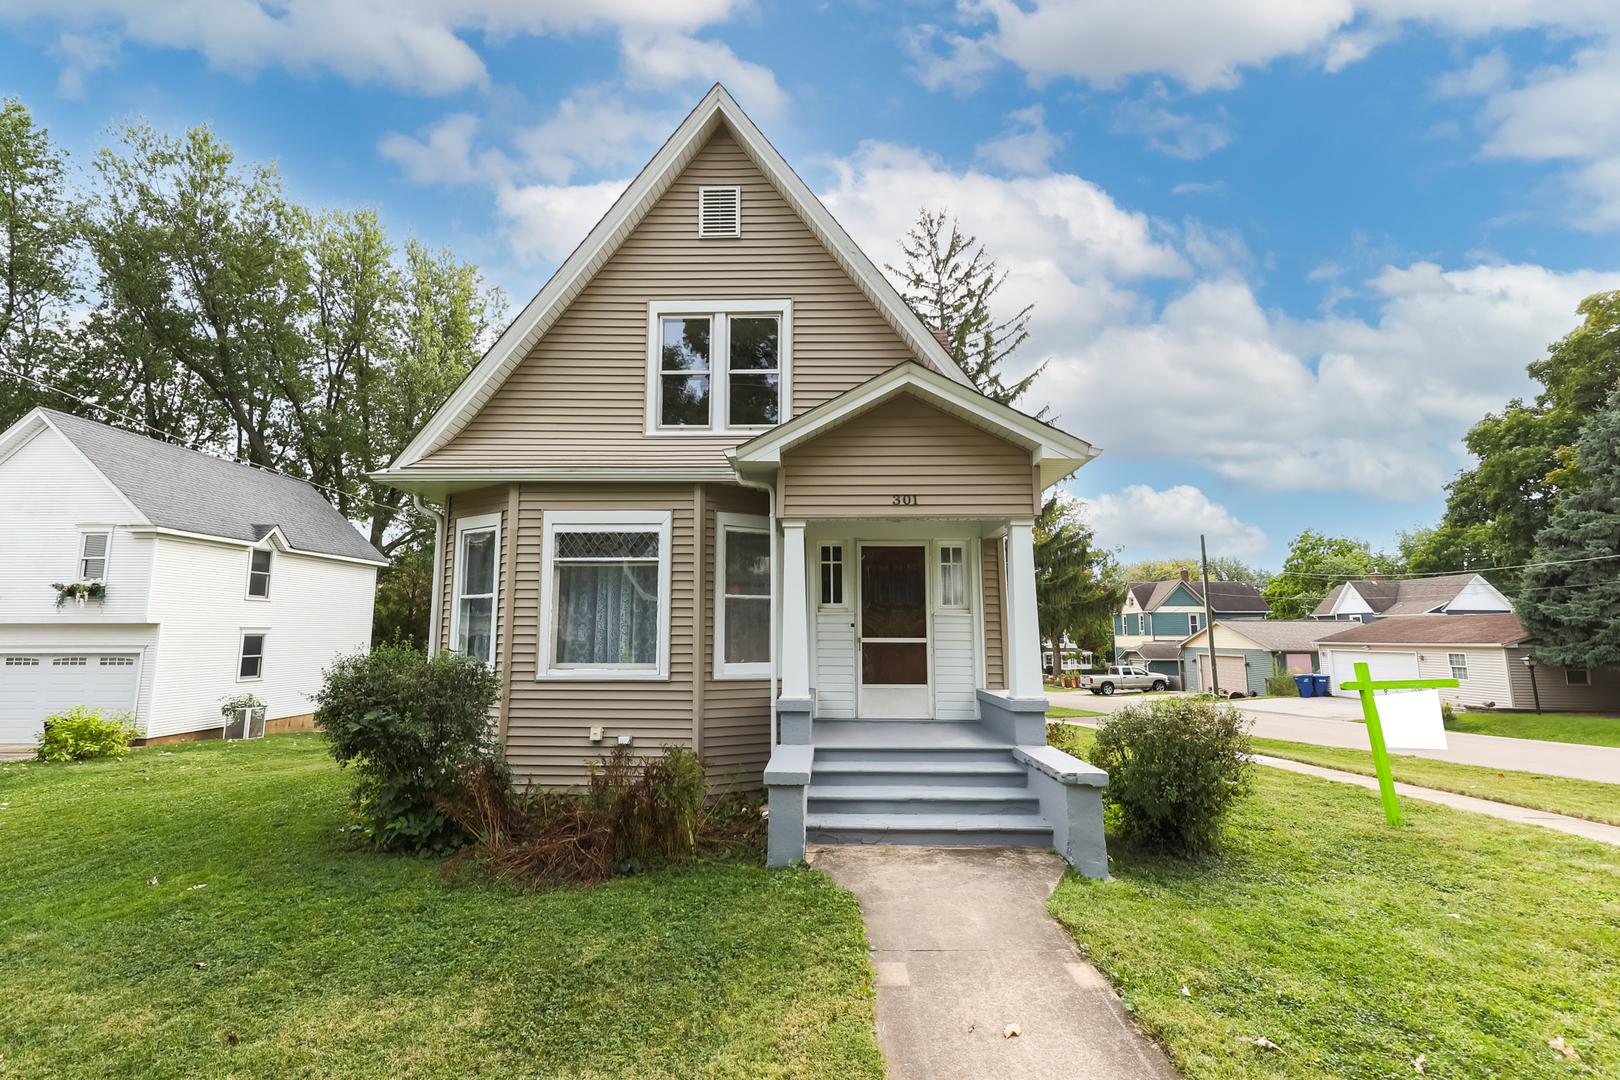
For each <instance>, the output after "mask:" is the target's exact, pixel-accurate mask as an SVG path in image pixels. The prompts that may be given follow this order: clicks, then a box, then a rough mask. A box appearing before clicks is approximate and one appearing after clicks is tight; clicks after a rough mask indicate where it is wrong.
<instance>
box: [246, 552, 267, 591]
mask: <svg viewBox="0 0 1620 1080" xmlns="http://www.w3.org/2000/svg"><path fill="white" fill-rule="evenodd" d="M247 594H248V596H249V597H250V598H251V599H254V600H268V599H270V552H268V551H254V552H252V553H251V554H250V555H249V556H248V590H247Z"/></svg>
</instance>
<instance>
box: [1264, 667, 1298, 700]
mask: <svg viewBox="0 0 1620 1080" xmlns="http://www.w3.org/2000/svg"><path fill="white" fill-rule="evenodd" d="M1271 669H1272V673H1271V677H1270V678H1269V679H1267V680H1266V694H1267V696H1269V697H1299V684H1298V683H1297V682H1295V681H1294V675H1293V672H1291V671H1289V670H1288V669H1287V668H1286V667H1284V666H1283V664H1282V661H1281V660H1273V661H1272V662H1271Z"/></svg>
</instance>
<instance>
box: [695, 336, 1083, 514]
mask: <svg viewBox="0 0 1620 1080" xmlns="http://www.w3.org/2000/svg"><path fill="white" fill-rule="evenodd" d="M906 393H909V394H911V395H913V396H914V397H917V398H919V399H920V400H922V401H924V402H927V403H928V404H930V405H932V406H934V407H935V408H937V409H939V410H940V411H941V412H945V413H948V414H950V415H952V416H955V417H956V418H957V419H959V420H963V421H966V422H967V423H969V424H972V425H973V426H974V427H978V428H982V429H983V430H985V431H988V432H989V433H990V434H992V435H995V436H997V437H998V438H1001V439H1005V440H1006V441H1008V442H1010V443H1012V444H1013V445H1015V446H1020V447H1022V448H1023V449H1025V450H1028V451H1029V453H1030V460H1031V462H1032V463H1034V464H1036V465H1039V466H1040V469H1041V483H1042V487H1043V488H1046V487H1050V486H1051V485H1053V484H1055V483H1057V482H1058V481H1059V480H1062V479H1063V478H1064V477H1066V476H1068V475H1069V474H1070V473H1072V472H1074V471H1075V470H1076V469H1078V468H1080V466H1082V465H1084V464H1085V463H1086V462H1088V461H1090V460H1091V459H1092V458H1094V457H1096V456H1097V455H1098V454H1100V453H1102V451H1101V450H1099V449H1097V448H1096V447H1094V446H1092V445H1091V444H1090V443H1088V442H1086V441H1085V440H1084V439H1079V438H1076V437H1075V436H1073V435H1070V434H1069V433H1068V432H1065V431H1059V430H1058V429H1057V428H1055V427H1052V426H1051V425H1049V424H1044V423H1042V422H1041V421H1039V420H1036V419H1035V418H1034V417H1032V416H1026V415H1024V414H1023V413H1021V412H1019V411H1018V410H1017V409H1014V408H1012V407H1010V406H1007V405H998V404H996V403H995V402H994V401H991V400H990V399H989V398H987V397H985V396H984V395H983V394H981V393H979V392H978V391H977V390H975V389H973V388H971V387H967V388H963V387H962V386H959V385H958V384H957V383H955V382H954V381H952V380H950V379H947V378H946V377H945V376H943V375H941V374H939V373H938V372H934V371H930V370H928V369H927V368H925V367H923V366H922V365H921V364H915V363H909V362H908V363H904V364H898V365H896V366H895V367H892V368H890V369H889V370H888V371H885V372H884V373H883V374H881V375H879V376H877V377H876V378H873V379H869V380H868V381H866V382H864V383H862V384H861V385H859V386H857V387H855V388H854V389H853V390H849V391H846V392H845V393H843V394H840V395H839V396H838V397H835V398H833V399H832V400H831V401H828V402H826V403H824V404H822V405H818V406H816V407H815V408H814V409H811V410H810V411H809V412H805V413H800V414H799V415H798V416H796V417H794V418H793V419H792V420H789V421H788V422H787V423H785V424H781V425H779V426H777V427H775V428H772V429H771V430H770V431H768V432H766V433H764V434H763V435H760V436H758V437H757V438H754V439H750V440H749V441H748V442H745V443H743V444H742V445H741V446H738V447H734V448H732V449H729V450H727V451H726V459H727V460H728V461H730V462H731V463H732V466H733V467H734V468H736V470H737V473H738V475H739V476H740V475H742V474H743V473H745V472H773V471H774V470H775V469H776V467H777V466H778V465H780V464H781V462H782V455H783V454H784V453H787V452H789V451H791V450H792V449H793V448H794V447H796V446H800V445H802V444H804V443H806V442H808V441H810V440H811V439H813V438H815V437H817V436H818V435H821V434H823V433H825V432H827V431H829V430H831V429H832V428H835V427H837V426H839V425H840V424H843V423H846V422H848V421H850V420H853V419H854V418H855V417H857V416H859V415H861V414H862V413H865V412H869V411H870V410H872V409H874V408H876V407H877V406H879V405H882V404H883V403H884V402H886V401H890V400H892V399H893V398H895V397H898V396H899V395H901V394H906Z"/></svg>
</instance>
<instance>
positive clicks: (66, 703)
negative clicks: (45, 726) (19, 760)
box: [0, 650, 141, 746]
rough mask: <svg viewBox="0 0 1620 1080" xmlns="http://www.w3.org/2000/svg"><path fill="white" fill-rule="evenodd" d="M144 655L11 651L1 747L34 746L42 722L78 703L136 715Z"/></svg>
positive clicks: (0, 701) (2, 677)
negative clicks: (41, 719) (142, 657)
mask: <svg viewBox="0 0 1620 1080" xmlns="http://www.w3.org/2000/svg"><path fill="white" fill-rule="evenodd" d="M140 687H141V657H140V654H139V653H129V652H103V651H99V650H90V651H84V652H71V653H62V652H40V653H36V652H29V653H23V652H8V653H5V654H3V658H0V746H5V745H11V746H21V745H29V746H32V745H33V743H34V737H35V736H36V735H37V734H39V726H40V718H41V717H45V716H49V715H51V714H52V713H55V712H60V711H61V710H63V709H68V708H71V707H73V706H74V705H84V706H87V707H89V708H92V709H101V710H102V711H104V712H106V713H108V714H111V713H115V712H129V713H134V712H135V708H136V703H137V701H138V699H139V695H140Z"/></svg>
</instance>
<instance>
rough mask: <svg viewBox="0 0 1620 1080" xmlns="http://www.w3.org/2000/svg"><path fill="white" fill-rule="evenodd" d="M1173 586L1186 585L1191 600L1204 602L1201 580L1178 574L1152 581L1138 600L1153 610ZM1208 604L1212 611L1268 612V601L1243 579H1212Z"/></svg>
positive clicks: (1171, 591)
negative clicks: (1144, 597) (1148, 591)
mask: <svg viewBox="0 0 1620 1080" xmlns="http://www.w3.org/2000/svg"><path fill="white" fill-rule="evenodd" d="M1177 589H1186V590H1187V592H1188V593H1189V594H1190V595H1191V596H1192V597H1193V602H1194V603H1197V604H1202V603H1203V602H1204V583H1203V582H1202V581H1201V580H1197V579H1194V580H1191V581H1182V580H1181V579H1180V578H1171V579H1170V580H1169V581H1156V582H1154V583H1153V592H1152V593H1151V594H1150V595H1149V597H1148V599H1147V600H1146V601H1141V600H1138V603H1141V604H1142V607H1143V609H1144V610H1146V611H1157V610H1158V609H1159V608H1160V607H1163V606H1164V605H1165V604H1166V603H1167V602H1168V601H1169V600H1170V598H1171V597H1172V596H1174V595H1175V592H1176V590H1177ZM1209 601H1210V606H1211V607H1213V608H1214V609H1215V610H1216V611H1223V612H1231V611H1256V612H1269V611H1270V610H1271V605H1270V604H1268V603H1266V601H1265V598H1264V597H1262V596H1261V595H1260V590H1258V589H1256V588H1255V587H1254V586H1253V585H1250V584H1249V583H1248V582H1246V581H1212V582H1210V583H1209Z"/></svg>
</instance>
